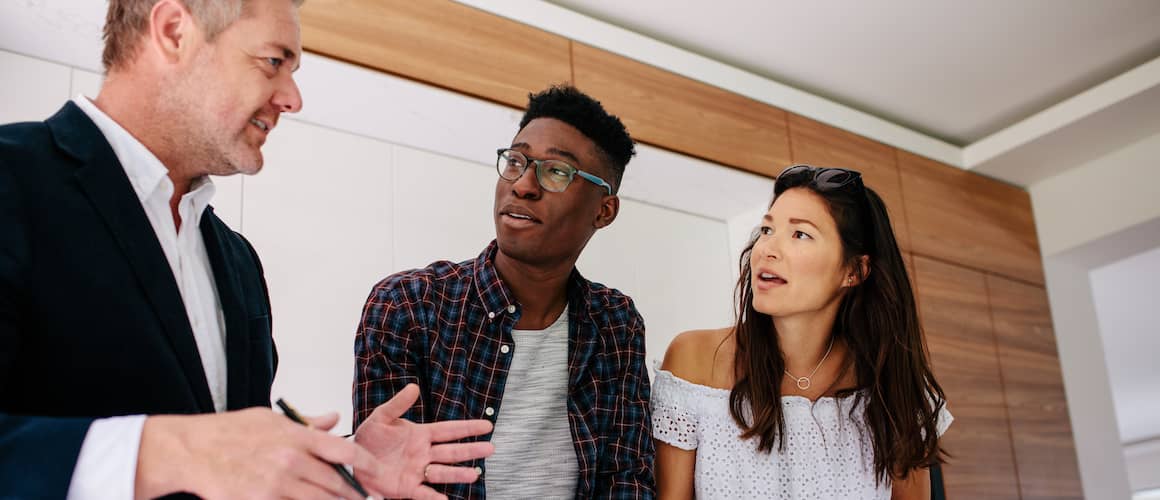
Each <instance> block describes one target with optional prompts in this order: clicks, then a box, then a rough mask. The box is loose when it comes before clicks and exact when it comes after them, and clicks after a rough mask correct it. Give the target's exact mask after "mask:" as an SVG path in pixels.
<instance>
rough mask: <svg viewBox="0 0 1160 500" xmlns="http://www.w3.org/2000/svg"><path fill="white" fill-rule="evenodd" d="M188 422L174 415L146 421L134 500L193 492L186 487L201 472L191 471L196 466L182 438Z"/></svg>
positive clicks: (157, 416) (156, 417) (138, 453)
mask: <svg viewBox="0 0 1160 500" xmlns="http://www.w3.org/2000/svg"><path fill="white" fill-rule="evenodd" d="M188 419H189V417H181V416H174V415H156V416H150V417H148V418H146V419H145V425H144V427H143V428H142V429H141V448H140V449H139V450H138V452H137V477H136V480H135V483H134V497H135V498H138V499H142V498H156V497H159V496H164V495H167V494H170V493H176V492H180V491H189V492H192V490H190V489H188V488H187V486H188V485H189V484H191V483H190V482H189V481H190V480H191V478H193V477H196V476H197V474H198V471H196V470H191V469H190V467H193V466H195V464H194V462H193V461H192V460H189V450H188V448H187V447H186V446H185V445H184V444H183V440H182V437H181V429H182V425H183V424H185V423H187V422H186V420H188Z"/></svg>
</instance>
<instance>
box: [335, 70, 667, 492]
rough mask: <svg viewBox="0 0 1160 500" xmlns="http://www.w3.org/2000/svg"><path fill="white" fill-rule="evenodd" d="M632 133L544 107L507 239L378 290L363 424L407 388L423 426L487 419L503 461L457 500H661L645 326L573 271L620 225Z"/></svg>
mask: <svg viewBox="0 0 1160 500" xmlns="http://www.w3.org/2000/svg"><path fill="white" fill-rule="evenodd" d="M633 154H634V148H633V143H632V139H631V138H629V136H628V133H627V131H625V129H624V125H623V124H621V122H620V120H619V119H617V118H616V117H614V116H610V115H609V114H608V113H607V112H605V110H604V109H603V107H602V106H601V105H600V103H599V102H597V101H595V100H593V99H592V98H590V97H588V96H587V95H584V94H583V93H581V92H580V91H578V90H576V89H575V88H572V87H568V86H562V87H554V88H551V89H548V90H546V91H544V92H542V93H539V94H536V95H534V96H531V101H530V103H529V105H528V109H527V112H526V113H525V114H524V117H523V119H522V120H521V121H520V130H519V132H518V133H517V134H516V136H515V138H514V139H513V140H512V143H511V145H510V146H508V147H504V148H501V149H500V150H499V151H498V152H497V158H498V159H497V169H498V173H499V179H497V181H496V187H495V208H494V214H493V215H494V217H495V228H496V240H495V241H494V242H493V243H492V244H490V245H489V246H488V247H487V248H486V249H484V250H483V253H481V254H480V255H479V257H477V258H475V259H474V260H469V261H466V262H461V263H458V264H454V263H450V262H446V261H440V262H435V263H433V264H431V265H430V266H428V267H426V268H424V269H419V270H414V271H407V272H403V273H399V274H395V275H393V276H390V277H388V278H386V279H384V280H383V281H381V282H380V283H379V284H378V285H376V286H375V288H374V290H372V292H371V294H370V298H369V299H368V301H367V304H366V307H365V309H364V314H363V318H362V322H361V325H360V326H359V329H358V332H357V336H356V339H355V356H356V365H357V366H356V377H355V387H354V406H355V422H356V425H357V423H358V422H360V421H361V420H362V419H363V418H366V417H367V415H368V414H370V412H371V410H372V409H373V408H374V407H375V406H377V405H379V404H380V403H382V402H383V401H384V400H385V399H386V398H387V397H388V396H389V395H390V394H393V393H394V392H396V391H398V390H399V389H400V388H401V387H403V386H404V385H406V384H409V383H417V384H419V386H420V387H422V388H423V390H424V394H425V395H426V396H425V397H424V399H423V400H422V401H421V402H420V403H419V404H417V405H416V406H414V407H413V408H412V409H411V410H410V411H409V412H408V413H407V416H408V417H409V418H412V419H414V420H416V421H423V422H430V421H434V420H444V419H461V418H486V419H489V420H492V421H494V422H495V430H494V433H493V434H492V435H491V436H489V439H490V440H491V442H492V443H493V444H494V445H495V450H496V451H495V455H494V456H493V457H492V458H490V459H488V460H487V462H486V463H484V462H483V461H477V462H476V464H477V467H478V468H479V469H478V470H480V471H481V472H482V475H483V479H482V480H480V481H477V482H476V483H474V484H471V485H448V486H445V487H443V488H442V491H443V492H444V493H446V494H448V496H451V497H460V498H483V497H484V496H485V495H490V496H492V497H494V498H573V497H577V496H579V497H594V496H599V497H612V498H652V497H653V496H654V478H653V469H652V460H653V444H652V441H651V439H649V428H648V426H649V413H648V412H649V410H648V398H649V379H648V376H647V373H646V372H645V366H644V322H643V321H642V319H641V317H640V314H639V313H638V312H637V311H636V308H635V307H634V306H633V303H632V300H631V299H629V298H628V297H627V296H625V295H624V294H622V293H620V292H619V291H617V290H614V289H611V288H607V287H605V286H603V285H601V284H599V283H593V282H591V281H588V280H586V279H584V278H583V277H582V276H581V275H580V273H579V271H577V270H576V268H575V264H576V260H577V259H578V258H579V257H580V253H581V252H582V251H583V250H584V247H585V245H586V244H587V243H588V240H589V239H590V238H591V237H592V235H593V234H595V233H596V231H597V230H599V229H600V228H603V227H606V226H608V225H609V224H612V222H613V221H614V220H615V219H616V215H617V212H618V211H619V208H620V201H619V198H618V197H617V196H616V191H617V188H618V187H619V184H620V181H621V177H622V175H623V173H624V167H625V165H626V164H627V163H628V161H629V159H630V158H631V157H632V156H633Z"/></svg>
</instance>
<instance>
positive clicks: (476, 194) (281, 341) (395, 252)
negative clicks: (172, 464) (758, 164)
mask: <svg viewBox="0 0 1160 500" xmlns="http://www.w3.org/2000/svg"><path fill="white" fill-rule="evenodd" d="M0 48H2V47H0ZM297 78H298V81H299V85H300V87H301V89H302V93H303V96H304V99H305V108H304V111H303V112H302V113H301V114H299V115H296V116H294V117H293V118H290V117H286V118H284V119H283V120H282V121H281V122H280V124H279V126H278V127H277V129H275V131H274V132H273V134H272V135H271V136H270V140H269V142H268V143H267V144H266V146H265V148H264V153H265V157H266V164H265V168H264V169H263V170H262V172H261V173H260V174H258V175H257V176H254V177H246V178H244V179H243V178H241V177H229V178H215V179H214V183H215V185H216V186H217V187H218V192H217V194H216V196H215V198H214V203H213V204H214V206H215V209H216V210H217V212H218V213H219V215H221V217H222V218H223V219H225V220H226V221H227V222H228V223H229V224H230V225H231V226H232V227H234V228H235V229H237V230H239V231H240V232H242V233H243V234H245V235H246V237H247V238H249V239H250V240H251V241H252V242H253V243H254V246H255V247H256V248H257V250H258V252H259V254H260V255H261V256H262V260H263V263H264V265H265V268H266V276H267V279H268V281H269V285H270V294H271V300H272V302H273V307H274V311H273V314H274V337H275V340H276V342H277V344H278V350H279V355H280V358H281V364H280V367H279V370H278V376H277V379H276V380H275V383H274V394H275V397H281V396H284V397H286V398H287V399H288V400H290V401H292V402H294V403H295V404H297V405H298V406H300V407H301V408H302V409H303V410H304V411H307V412H310V413H318V412H323V411H328V410H337V411H339V412H340V413H341V414H342V422H341V423H340V424H339V429H340V430H346V429H349V426H350V414H351V405H350V391H351V381H352V374H353V368H354V367H353V363H354V361H353V353H352V347H353V337H354V331H355V327H356V325H357V322H358V319H359V314H360V312H361V308H362V305H363V302H364V300H365V299H366V296H367V293H368V292H369V291H370V288H371V286H372V285H373V284H374V283H376V282H377V281H378V280H380V279H381V278H383V277H385V276H387V275H388V274H391V273H393V272H397V271H401V270H405V269H411V268H415V267H422V266H425V265H427V264H429V263H430V262H432V261H434V260H439V259H447V260H454V261H459V260H465V259H470V258H472V257H474V256H475V255H477V254H478V253H479V251H480V250H482V249H483V247H484V246H485V245H486V244H487V243H488V242H489V241H490V240H491V239H492V238H493V237H494V235H495V229H494V222H493V218H492V215H491V213H492V210H493V197H494V193H495V185H496V173H495V168H494V155H495V149H496V148H498V147H500V146H504V145H507V144H509V143H510V140H511V138H512V137H513V136H514V135H515V133H516V127H517V125H518V121H519V117H520V113H519V112H518V111H515V110H512V109H510V108H506V107H502V106H498V105H495V104H492V103H488V102H484V101H479V100H476V99H472V98H468V97H465V96H462V95H459V94H455V93H452V92H448V91H445V90H441V89H437V88H433V87H428V86H426V85H422V84H419V83H415V82H411V81H407V80H404V79H400V78H396V77H392V76H389V75H384V74H380V73H376V72H373V71H368V70H366V69H362V68H357V67H354V66H350V65H347V64H343V63H340V62H336V61H332V60H328V59H325V58H322V57H318V56H314V55H307V56H306V57H305V58H304V61H303V67H302V70H301V71H300V72H299V74H298V76H297ZM100 80H101V77H100V75H98V74H95V73H92V72H90V71H86V70H84V69H81V68H77V67H70V66H64V65H59V64H56V63H51V62H46V61H43V60H40V59H34V58H30V57H26V56H21V55H16V54H13V53H9V52H3V51H0V121H2V122H8V121H16V120H40V119H44V118H45V117H47V116H48V115H50V114H51V113H52V112H54V111H55V110H56V109H57V108H58V107H59V106H60V105H61V104H62V103H63V101H64V100H65V99H67V98H69V97H70V96H71V95H76V94H78V93H83V94H85V95H88V96H90V97H92V96H95V95H96V93H97V91H98V89H99V85H100ZM596 97H597V98H599V96H596ZM638 150H639V155H638V157H637V158H636V159H634V160H633V162H632V163H630V164H629V166H628V171H627V173H626V175H625V179H624V188H623V189H622V192H621V194H622V198H623V202H622V204H621V213H620V216H619V217H618V219H617V220H616V222H615V223H614V224H613V225H612V226H610V227H608V228H605V229H603V230H601V231H600V232H598V233H597V234H596V236H595V237H593V239H592V241H591V242H590V243H589V246H588V248H587V250H586V251H585V253H584V255H583V256H582V257H581V259H580V262H579V263H578V267H579V268H580V270H581V272H582V273H583V274H584V275H585V276H586V277H588V278H589V279H592V280H594V281H598V282H601V283H604V284H606V285H608V286H610V287H614V288H618V289H620V290H622V291H624V292H625V293H628V294H629V295H631V296H632V297H633V299H634V300H635V301H636V304H637V307H638V308H639V309H640V311H641V313H642V314H643V315H644V318H645V323H646V326H647V350H648V352H647V356H648V358H649V362H650V364H651V363H652V361H654V360H659V359H661V357H662V356H663V355H664V351H665V349H666V348H667V346H668V344H669V342H670V341H671V339H672V337H673V336H674V335H676V334H677V333H679V332H681V331H683V330H688V329H693V328H708V327H716V326H723V325H726V324H728V323H729V322H730V321H731V320H732V314H733V313H732V296H733V284H734V280H735V279H736V278H735V273H736V270H735V269H734V268H735V267H736V251H737V249H738V248H740V247H739V245H740V242H738V241H733V240H737V239H739V238H743V236H744V235H743V234H742V233H745V234H748V229H746V226H749V227H751V226H752V223H756V222H757V220H756V218H754V220H753V221H752V223H750V222H748V221H747V217H760V214H761V211H760V210H758V211H755V210H754V207H764V204H765V203H766V202H767V201H768V197H769V195H770V193H771V191H772V189H771V188H772V182H771V181H770V180H769V179H764V178H760V177H757V176H753V175H749V174H745V173H742V172H738V171H735V170H731V169H727V168H724V167H721V166H718V165H714V164H711V163H708V162H705V161H701V160H696V159H692V158H688V157H685V156H681V155H678V154H674V153H671V152H667V151H662V150H659V149H655V148H651V147H648V146H638ZM746 214H748V215H746ZM752 214H756V215H752ZM730 223H731V224H730ZM739 228H741V229H744V230H739Z"/></svg>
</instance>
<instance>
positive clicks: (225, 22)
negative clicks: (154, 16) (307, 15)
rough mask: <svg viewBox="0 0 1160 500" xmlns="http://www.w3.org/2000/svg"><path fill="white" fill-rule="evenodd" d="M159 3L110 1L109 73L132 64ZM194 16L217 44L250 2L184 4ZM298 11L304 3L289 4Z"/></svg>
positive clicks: (190, 1)
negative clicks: (150, 14) (150, 13)
mask: <svg viewBox="0 0 1160 500" xmlns="http://www.w3.org/2000/svg"><path fill="white" fill-rule="evenodd" d="M157 1H158V0H109V13H108V15H107V16H106V18H105V52H104V54H102V56H101V62H102V63H103V64H104V65H105V71H110V70H113V69H117V68H119V67H121V66H123V65H125V64H126V63H128V62H129V61H130V60H131V59H132V58H133V56H134V54H135V53H136V52H137V49H138V46H139V44H140V40H141V35H143V34H145V31H146V30H147V29H148V27H149V12H150V11H152V10H153V6H154V5H155V4H157ZM180 1H181V3H183V4H185V7H186V8H188V9H189V12H191V13H192V14H193V18H194V20H195V21H196V22H197V23H198V25H200V26H201V29H202V30H203V31H204V32H205V38H206V40H209V41H211V42H212V41H213V40H214V39H215V38H217V36H218V35H220V34H221V32H223V31H225V30H226V28H228V27H229V26H230V25H231V24H233V23H234V21H237V20H238V19H239V18H241V17H242V13H243V12H245V9H246V3H248V0H180ZM288 1H290V2H292V3H293V4H294V6H295V7H300V6H302V2H303V1H304V0H288Z"/></svg>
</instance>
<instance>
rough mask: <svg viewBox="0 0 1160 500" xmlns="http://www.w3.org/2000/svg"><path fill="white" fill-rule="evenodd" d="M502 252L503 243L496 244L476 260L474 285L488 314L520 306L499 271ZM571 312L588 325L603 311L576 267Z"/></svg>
mask: <svg viewBox="0 0 1160 500" xmlns="http://www.w3.org/2000/svg"><path fill="white" fill-rule="evenodd" d="M497 251H499V243H498V242H497V241H496V240H492V241H491V244H489V245H488V246H487V248H485V249H484V250H483V253H481V254H479V256H478V257H476V258H475V266H474V267H475V269H474V271H473V273H474V278H475V279H474V281H475V290H476V293H477V294H478V295H479V300H480V302H482V303H483V305H484V307H485V308H486V309H487V311H488V312H496V311H499V310H501V309H504V308H506V307H508V306H509V305H518V304H519V302H518V301H517V300H516V299H515V295H513V294H512V292H511V290H509V289H508V287H507V285H506V284H504V282H503V280H502V279H500V276H499V271H497V270H496V268H495V253H496V252H497ZM567 297H568V310H569V311H571V312H570V316H571V317H572V318H576V319H580V320H581V321H585V320H587V319H588V317H589V316H590V314H589V313H590V312H591V311H594V310H595V309H597V308H599V307H600V304H594V303H593V294H592V287H591V282H589V281H588V280H587V279H585V278H584V277H583V276H581V275H580V271H579V270H577V269H576V268H575V267H573V268H572V274H571V275H570V276H568V290H567Z"/></svg>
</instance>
